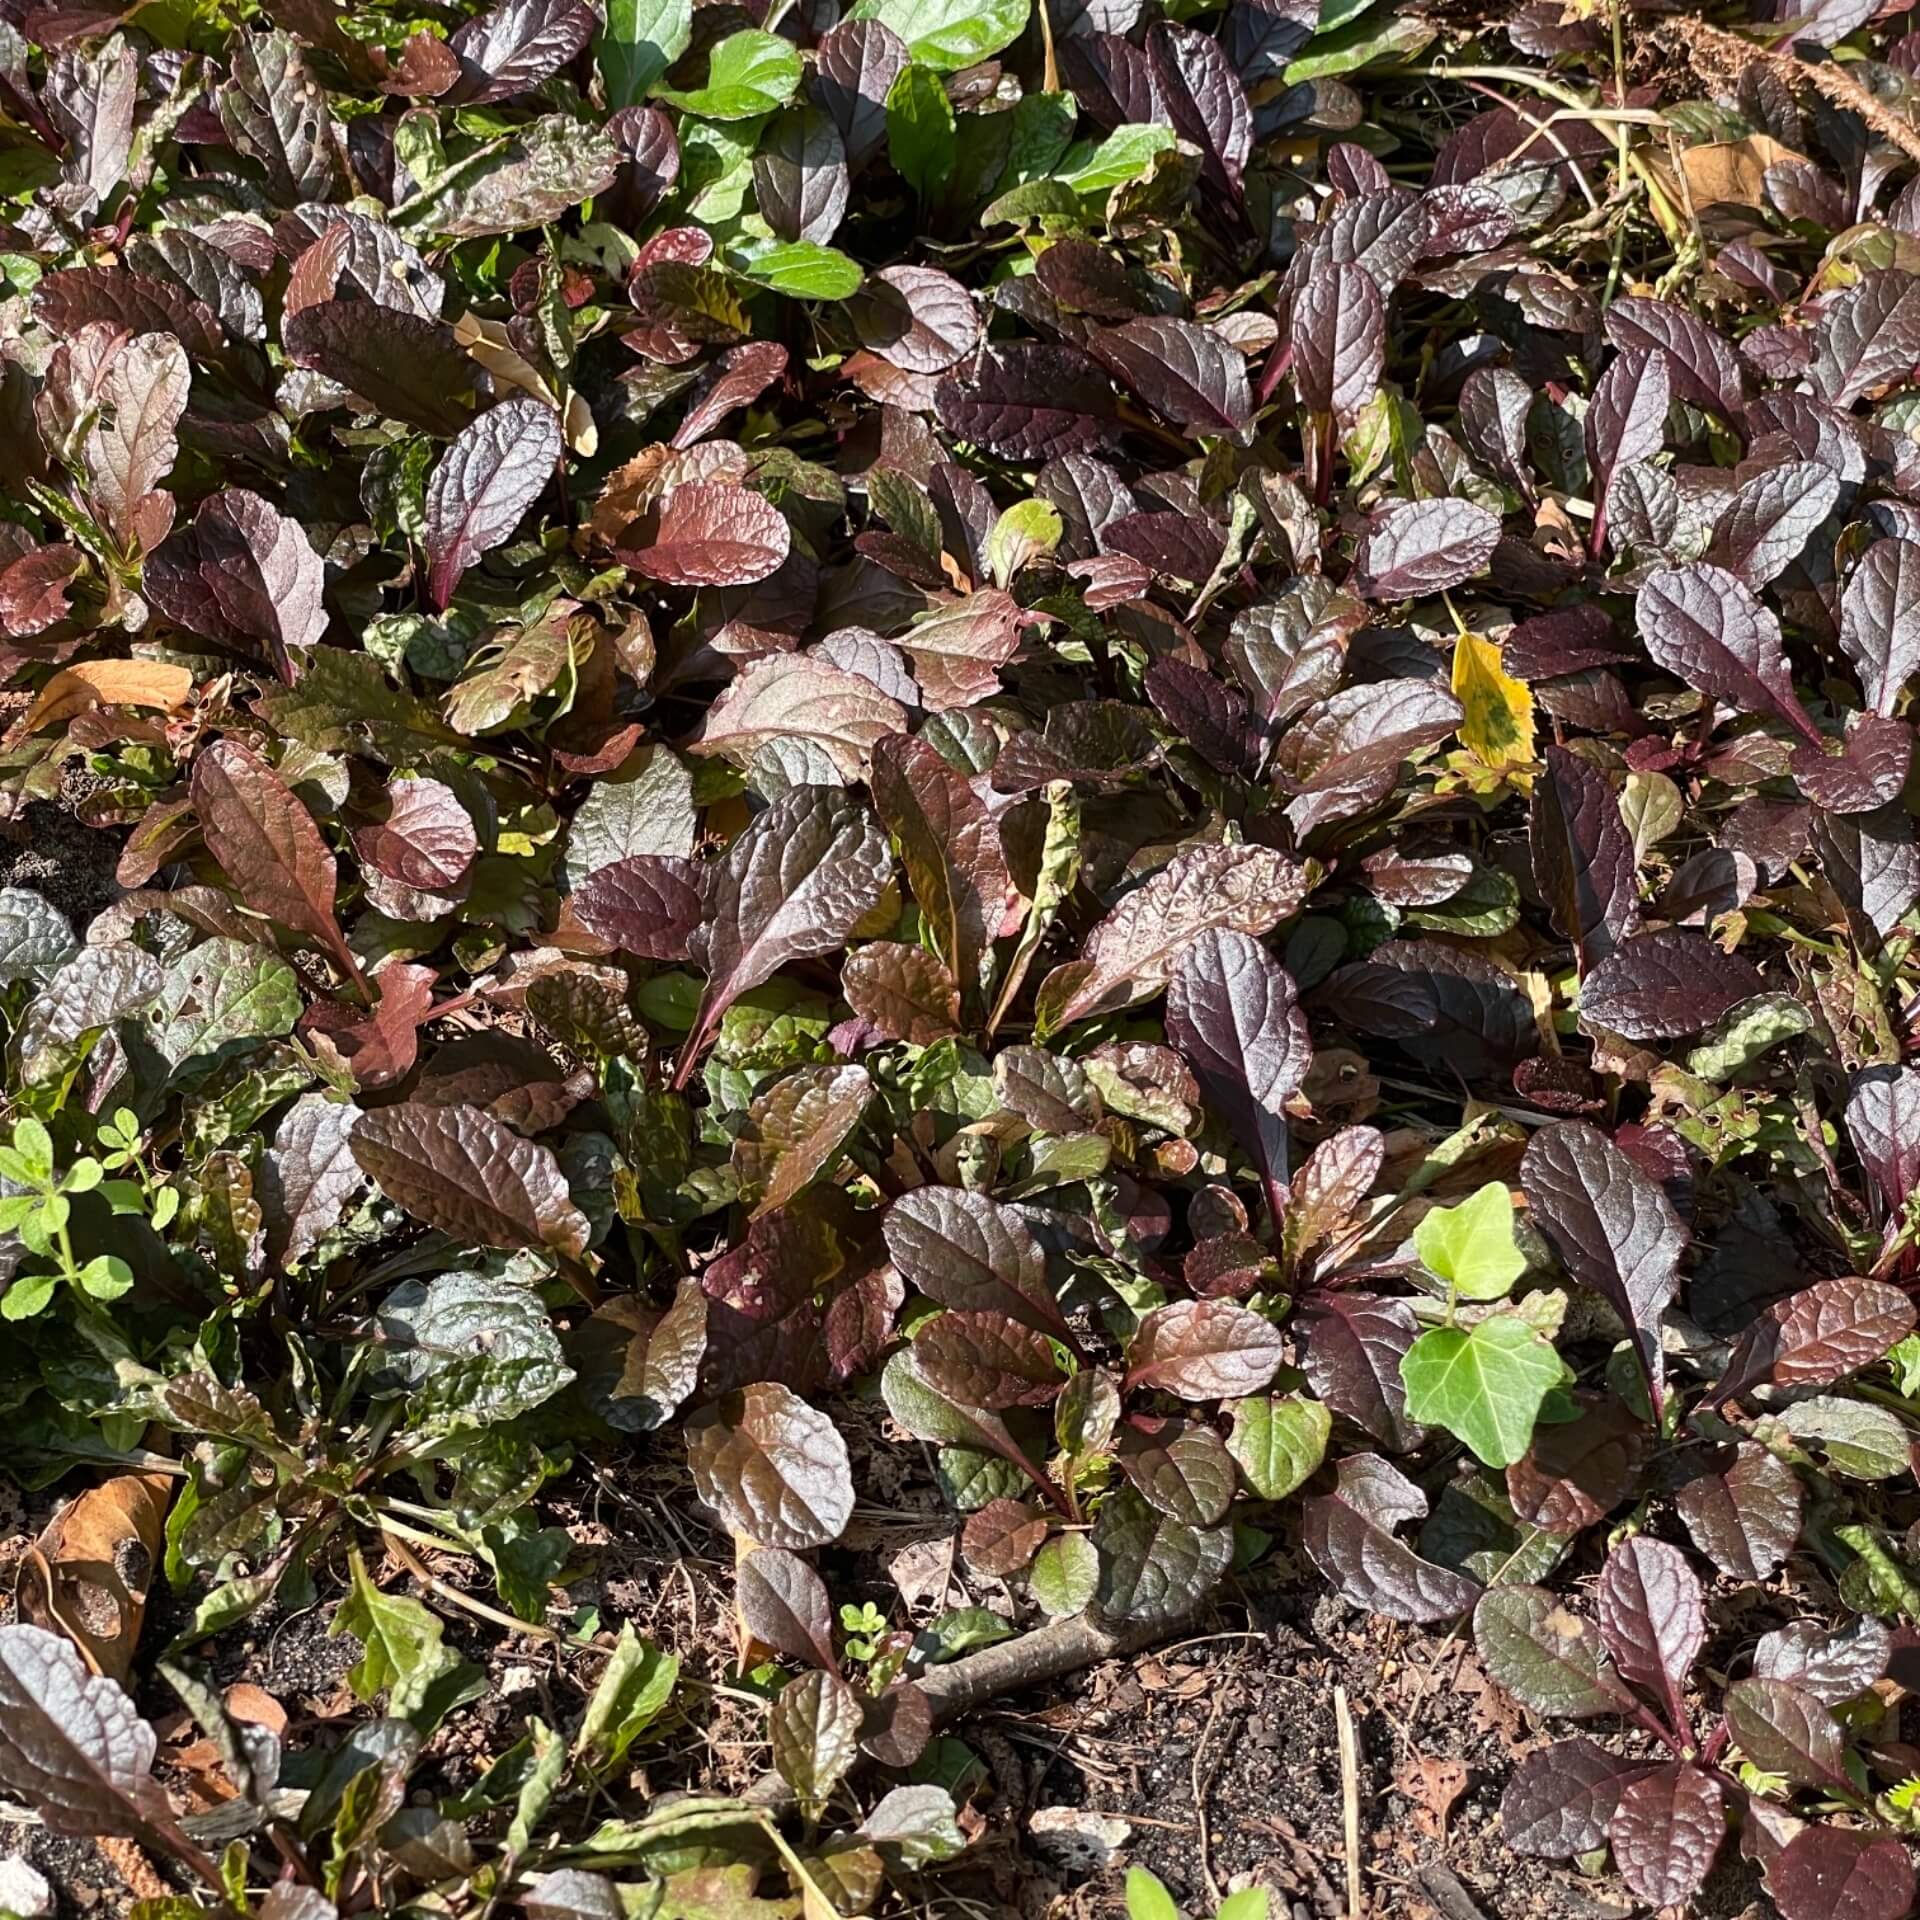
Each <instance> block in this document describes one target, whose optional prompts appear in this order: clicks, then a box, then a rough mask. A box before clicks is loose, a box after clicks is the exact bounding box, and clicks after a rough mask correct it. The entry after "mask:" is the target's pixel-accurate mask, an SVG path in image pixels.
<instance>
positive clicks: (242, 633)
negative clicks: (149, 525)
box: [144, 487, 327, 685]
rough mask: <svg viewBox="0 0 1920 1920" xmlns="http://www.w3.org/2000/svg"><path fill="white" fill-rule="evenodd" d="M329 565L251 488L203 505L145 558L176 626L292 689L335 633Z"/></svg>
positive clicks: (161, 604) (152, 592) (148, 588)
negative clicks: (329, 609)
mask: <svg viewBox="0 0 1920 1920" xmlns="http://www.w3.org/2000/svg"><path fill="white" fill-rule="evenodd" d="M325 585H326V568H325V566H324V565H323V564H322V562H321V559H320V556H319V555H318V554H317V553H315V552H314V550H313V547H312V545H311V544H310V542H309V541H308V539H307V536H306V533H305V532H304V531H303V529H302V528H301V526H300V523H299V522H298V521H297V520H289V519H288V518H286V517H285V515H283V514H282V513H281V512H280V510H279V509H278V508H277V507H275V506H274V505H273V503H272V502H271V501H269V500H265V499H263V498H262V497H261V496H260V495H259V494H257V493H250V492H248V491H247V489H246V488H244V487H228V488H226V489H225V490H224V491H222V492H220V493H216V494H210V495H209V496H208V497H207V498H206V499H205V500H203V501H201V503H200V507H199V510H198V512H196V513H195V515H194V517H193V523H192V525H191V526H188V527H183V528H181V529H179V530H178V531H177V532H175V533H174V534H172V535H171V536H170V537H169V538H168V540H167V541H166V543H165V545H163V546H162V547H161V548H160V549H159V550H158V551H157V552H155V553H153V554H150V555H149V556H148V558H147V564H146V574H145V589H144V591H145V593H146V596H147V598H148V600H149V601H151V602H152V604H153V605H154V606H155V607H156V608H157V609H158V610H159V611H160V612H161V613H163V614H165V615H166V617H167V618H168V619H169V620H171V621H173V622H174V623H175V624H176V625H177V626H181V627H184V628H186V630H187V631H188V632H189V633H196V634H198V635H199V636H200V637H201V638H202V639H203V640H211V641H212V642H213V643H214V644H215V645H216V646H219V647H223V648H225V649H226V650H227V651H228V652H229V653H233V654H237V655H238V656H239V657H240V658H241V659H243V660H258V659H261V658H264V659H265V660H266V661H267V662H268V663H269V664H270V665H271V666H272V668H273V670H274V672H275V673H277V674H278V675H279V676H280V678H281V679H282V680H284V681H286V682H287V684H288V685H292V684H293V682H294V681H295V680H297V679H298V678H299V677H300V673H301V670H302V668H303V667H304V666H305V664H306V659H307V655H308V653H309V652H310V651H311V650H312V649H313V648H314V647H317V646H318V645H319V644H320V642H321V640H322V639H323V638H324V637H325V635H326V631H327V613H326V609H325V608H324V607H323V606H322V605H321V600H320V596H321V591H322V589H323V588H324V587H325Z"/></svg>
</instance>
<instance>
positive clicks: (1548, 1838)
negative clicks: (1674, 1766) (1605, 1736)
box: [1500, 1740, 1647, 1860]
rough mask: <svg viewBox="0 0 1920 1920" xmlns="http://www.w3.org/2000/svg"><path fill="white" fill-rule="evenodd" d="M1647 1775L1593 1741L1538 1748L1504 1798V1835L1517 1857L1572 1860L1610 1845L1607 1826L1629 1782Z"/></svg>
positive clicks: (1522, 1764)
mask: <svg viewBox="0 0 1920 1920" xmlns="http://www.w3.org/2000/svg"><path fill="white" fill-rule="evenodd" d="M1646 1771H1647V1767H1646V1764H1645V1763H1644V1762H1641V1761H1633V1760H1622V1759H1619V1758H1617V1757H1616V1756H1615V1755H1613V1754H1611V1753H1608V1752H1607V1751H1606V1750H1605V1748H1603V1747H1596V1746H1595V1745H1594V1744H1593V1742H1592V1741H1590V1740H1561V1741H1558V1742H1557V1743H1556V1744H1554V1745H1553V1746H1551V1747H1540V1748H1538V1749H1536V1750H1535V1751H1534V1752H1532V1753H1530V1754H1528V1755H1527V1756H1526V1757H1525V1758H1524V1759H1523V1760H1522V1761H1521V1762H1520V1764H1519V1765H1518V1766H1517V1767H1515V1768H1514V1770H1513V1777H1512V1779H1510V1780H1509V1781H1508V1782H1507V1787H1506V1791H1505V1792H1504V1793H1503V1794H1502V1795H1501V1796H1500V1830H1501V1832H1502V1833H1503V1834H1504V1835H1505V1836H1506V1841H1507V1845H1508V1846H1510V1847H1511V1848H1513V1850H1514V1851H1515V1852H1516V1853H1529V1854H1533V1855H1535V1856H1537V1857H1538V1858H1540V1859H1543V1860H1571V1859H1572V1858H1573V1857H1574V1855H1575V1854H1577V1853H1591V1852H1593V1850H1594V1849H1595V1848H1597V1847H1604V1846H1605V1845H1606V1844H1607V1826H1608V1823H1609V1822H1610V1821H1611V1820H1612V1819H1613V1814H1614V1809H1615V1808H1616V1807H1617V1806H1618V1805H1619V1804H1620V1796H1621V1794H1622V1793H1623V1792H1624V1791H1625V1790H1626V1788H1627V1785H1628V1783H1629V1782H1630V1781H1633V1780H1635V1779H1637V1778H1638V1777H1639V1776H1640V1775H1641V1774H1642V1773H1644V1772H1646Z"/></svg>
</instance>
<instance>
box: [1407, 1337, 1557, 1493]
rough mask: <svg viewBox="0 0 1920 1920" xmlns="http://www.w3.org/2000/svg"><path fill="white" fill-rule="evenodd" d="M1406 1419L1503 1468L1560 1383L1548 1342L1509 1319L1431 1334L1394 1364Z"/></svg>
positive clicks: (1516, 1455)
mask: <svg viewBox="0 0 1920 1920" xmlns="http://www.w3.org/2000/svg"><path fill="white" fill-rule="evenodd" d="M1400 1377H1401V1378H1402V1380H1404V1381H1405V1383H1406V1388H1407V1413H1408V1416H1409V1417H1410V1418H1411V1419H1414V1420H1418V1421H1420V1422H1422V1423H1423V1424H1425V1425H1430V1426H1438V1427H1444V1428H1446V1430H1447V1431H1448V1432H1449V1433H1451V1434H1452V1435H1454V1437H1455V1438H1456V1439H1460V1440H1464V1441H1465V1442H1466V1443H1467V1445H1468V1446H1469V1447H1471V1448H1472V1449H1473V1451H1474V1454H1475V1455H1476V1457H1477V1458H1479V1459H1480V1460H1481V1461H1483V1462H1484V1463H1485V1464H1486V1465H1487V1466H1490V1467H1506V1466H1511V1465H1512V1464H1513V1462H1514V1461H1516V1460H1518V1459H1520V1458H1521V1457H1522V1456H1523V1455H1524V1454H1525V1453H1526V1451H1527V1447H1528V1445H1529V1443H1530V1442H1531V1441H1532V1439H1533V1427H1534V1422H1535V1421H1536V1420H1537V1419H1538V1418H1539V1414H1540V1403H1541V1402H1542V1401H1543V1400H1544V1399H1545V1398H1546V1397H1547V1395H1548V1394H1549V1393H1550V1392H1551V1391H1552V1390H1553V1389H1554V1388H1555V1387H1556V1386H1558V1385H1559V1384H1560V1382H1561V1381H1562V1380H1563V1379H1564V1378H1565V1377H1566V1367H1565V1365H1564V1364H1563V1363H1562V1361H1561V1359H1560V1356H1559V1355H1558V1354H1557V1353H1555V1352H1554V1350H1553V1346H1552V1343H1551V1342H1550V1341H1548V1340H1547V1339H1545V1338H1544V1337H1543V1336H1542V1335H1541V1334H1540V1333H1539V1332H1538V1330H1537V1329H1535V1328H1534V1327H1532V1326H1530V1325H1528V1323H1527V1322H1526V1321H1524V1320H1522V1319H1520V1318H1519V1317H1518V1316H1517V1315H1515V1314H1511V1313H1500V1314H1495V1315H1493V1316H1492V1317H1491V1318H1489V1319H1486V1320H1482V1321H1480V1322H1479V1323H1478V1325H1476V1326H1474V1327H1473V1328H1471V1329H1470V1330H1466V1331H1463V1330H1462V1329H1460V1328H1458V1327H1434V1328H1432V1329H1431V1330H1429V1331H1428V1332H1426V1333H1423V1334H1422V1335H1421V1336H1420V1337H1419V1339H1417V1340H1416V1341H1415V1342H1414V1343H1413V1345H1412V1346H1411V1347H1410V1348H1409V1349H1408V1350H1407V1355H1406V1358H1405V1359H1403V1360H1402V1361H1401V1362H1400Z"/></svg>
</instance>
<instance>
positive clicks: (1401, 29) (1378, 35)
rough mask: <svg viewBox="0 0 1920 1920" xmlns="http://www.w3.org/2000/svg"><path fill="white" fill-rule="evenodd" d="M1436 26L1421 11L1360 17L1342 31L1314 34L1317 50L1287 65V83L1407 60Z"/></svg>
mask: <svg viewBox="0 0 1920 1920" xmlns="http://www.w3.org/2000/svg"><path fill="white" fill-rule="evenodd" d="M1434 32H1435V29H1434V28H1433V26H1432V25H1430V24H1429V23H1428V22H1427V21H1426V20H1423V19H1422V18H1421V17H1420V16H1419V15H1418V14H1407V13H1393V14H1388V15H1383V16H1382V17H1381V18H1380V19H1378V20H1372V19H1368V20H1356V21H1355V22H1354V23H1353V25H1352V26H1351V27H1348V28H1345V29H1343V30H1342V31H1340V32H1338V33H1326V32H1321V33H1318V34H1316V35H1315V36H1314V39H1313V50H1312V52H1310V53H1307V54H1305V55H1303V56H1302V57H1301V58H1300V59H1298V60H1295V61H1293V62H1292V63H1291V64H1290V65H1289V66H1288V68H1287V76H1286V77H1287V85H1288V86H1290V87H1298V86H1303V85H1305V83H1306V82H1307V81H1309V80H1325V79H1328V78H1330V77H1332V76H1333V75H1334V74H1340V73H1354V72H1356V71H1358V69H1360V68H1361V67H1364V66H1367V65H1368V64H1370V63H1371V62H1372V61H1375V60H1386V59H1396V60H1404V59H1405V58H1406V57H1407V56H1408V55H1409V54H1414V53H1418V52H1419V51H1420V49H1421V48H1422V47H1424V46H1425V45H1426V44H1427V43H1428V41H1430V40H1431V39H1432V38H1433V36H1434Z"/></svg>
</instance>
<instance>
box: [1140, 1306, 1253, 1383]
mask: <svg viewBox="0 0 1920 1920" xmlns="http://www.w3.org/2000/svg"><path fill="white" fill-rule="evenodd" d="M1285 1352H1286V1348H1285V1344H1284V1342H1283V1341H1282V1339H1281V1336H1280V1331H1279V1329H1278V1328H1277V1327H1275V1326H1274V1325H1273V1323H1272V1322H1271V1321H1270V1320H1263V1319H1261V1317H1260V1316H1259V1315H1258V1314H1257V1313H1254V1312H1252V1311H1251V1310H1250V1309H1248V1308H1246V1307H1243V1306H1241V1305H1239V1304H1238V1303H1237V1302H1235V1301H1232V1300H1176V1301H1174V1302H1173V1303H1172V1304H1171V1305H1169V1306H1164V1307H1155V1308H1154V1310H1153V1311H1152V1312H1151V1313H1149V1314H1148V1315H1147V1316H1146V1317H1145V1319H1143V1320H1142V1321H1141V1322H1140V1325H1139V1327H1138V1329H1137V1330H1136V1331H1135V1333H1134V1336H1133V1339H1132V1342H1131V1343H1130V1344H1129V1346H1128V1348H1127V1377H1126V1380H1125V1382H1124V1387H1126V1388H1131V1387H1158V1388H1160V1389H1161V1390H1162V1391H1164V1392H1167V1393H1171V1394H1175V1395H1177V1396H1178V1397H1179V1398H1180V1399H1182V1400H1244V1399H1246V1398H1247V1397H1248V1396H1249V1395H1250V1394H1255V1393H1259V1392H1261V1391H1263V1390H1264V1389H1265V1388H1266V1387H1267V1386H1268V1385H1269V1383H1270V1382H1271V1381H1272V1379H1273V1376H1274V1374H1275V1373H1277V1372H1278V1371H1279V1368H1280V1362H1281V1359H1282V1358H1283V1357H1284V1355H1285Z"/></svg>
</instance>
